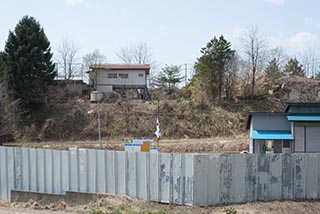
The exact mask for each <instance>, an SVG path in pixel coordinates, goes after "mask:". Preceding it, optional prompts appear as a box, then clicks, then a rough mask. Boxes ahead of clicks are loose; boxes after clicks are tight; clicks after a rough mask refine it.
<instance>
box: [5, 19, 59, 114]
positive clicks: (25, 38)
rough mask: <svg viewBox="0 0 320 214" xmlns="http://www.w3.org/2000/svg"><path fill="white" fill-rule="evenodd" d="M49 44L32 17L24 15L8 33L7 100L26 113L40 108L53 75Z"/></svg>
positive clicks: (6, 47)
mask: <svg viewBox="0 0 320 214" xmlns="http://www.w3.org/2000/svg"><path fill="white" fill-rule="evenodd" d="M51 59H52V53H51V48H50V42H49V40H48V39H47V37H46V35H45V33H44V30H43V28H42V27H41V26H40V24H39V22H38V21H36V20H35V19H34V18H33V17H29V16H24V17H23V18H22V19H21V20H20V21H19V23H18V24H17V26H16V27H15V30H14V31H13V32H12V31H10V32H9V36H8V40H7V42H6V45H5V51H4V84H5V87H6V92H7V95H8V97H9V98H11V99H13V100H16V99H20V100H21V102H22V105H23V107H24V108H25V109H26V110H37V109H38V108H39V107H41V104H42V102H43V98H44V96H45V93H46V90H47V85H48V84H50V83H52V81H53V79H54V78H55V76H56V72H55V69H54V64H53V63H52V61H51Z"/></svg>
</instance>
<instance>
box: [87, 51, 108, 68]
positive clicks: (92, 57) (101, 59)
mask: <svg viewBox="0 0 320 214" xmlns="http://www.w3.org/2000/svg"><path fill="white" fill-rule="evenodd" d="M106 62H107V58H106V57H105V55H103V54H102V53H100V51H99V50H98V49H95V50H94V51H92V52H91V53H88V54H86V55H84V56H83V57H82V63H83V65H84V67H85V69H86V70H88V69H89V67H90V66H91V65H98V64H104V63H106Z"/></svg>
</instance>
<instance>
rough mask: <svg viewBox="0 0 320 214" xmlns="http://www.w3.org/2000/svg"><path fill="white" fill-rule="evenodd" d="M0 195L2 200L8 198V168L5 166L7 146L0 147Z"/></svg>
mask: <svg viewBox="0 0 320 214" xmlns="http://www.w3.org/2000/svg"><path fill="white" fill-rule="evenodd" d="M0 161H1V162H0V170H1V173H0V179H1V181H0V188H1V191H0V195H1V198H2V199H4V200H8V199H9V192H8V177H7V176H8V174H7V172H8V168H7V148H6V147H2V148H0Z"/></svg>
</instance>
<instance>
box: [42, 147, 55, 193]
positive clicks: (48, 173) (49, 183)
mask: <svg viewBox="0 0 320 214" xmlns="http://www.w3.org/2000/svg"><path fill="white" fill-rule="evenodd" d="M52 152H53V151H52V150H44V154H45V156H44V157H45V181H46V182H45V192H47V193H53V180H52V178H53V163H52V161H53V157H52Z"/></svg>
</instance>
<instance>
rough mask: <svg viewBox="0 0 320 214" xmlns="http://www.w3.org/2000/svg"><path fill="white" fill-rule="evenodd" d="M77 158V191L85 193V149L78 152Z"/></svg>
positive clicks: (86, 166)
mask: <svg viewBox="0 0 320 214" xmlns="http://www.w3.org/2000/svg"><path fill="white" fill-rule="evenodd" d="M78 157H79V162H78V164H79V175H78V176H79V191H80V192H87V191H88V189H87V187H88V170H87V169H88V154H87V150H86V149H79V150H78Z"/></svg>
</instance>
